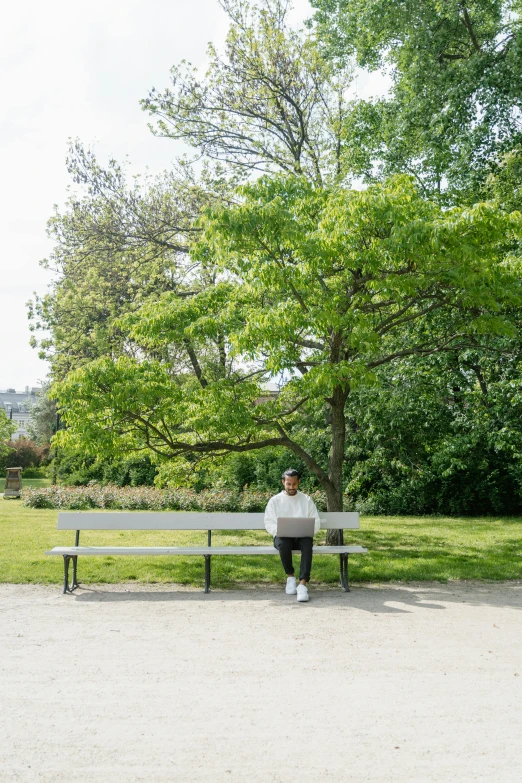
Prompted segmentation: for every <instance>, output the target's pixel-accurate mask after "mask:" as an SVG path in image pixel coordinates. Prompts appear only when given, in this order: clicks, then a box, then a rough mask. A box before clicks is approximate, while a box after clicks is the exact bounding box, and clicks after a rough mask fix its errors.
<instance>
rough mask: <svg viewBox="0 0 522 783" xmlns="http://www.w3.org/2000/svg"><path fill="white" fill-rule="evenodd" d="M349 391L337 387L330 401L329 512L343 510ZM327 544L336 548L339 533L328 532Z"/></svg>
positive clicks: (327, 491) (327, 503) (326, 488)
mask: <svg viewBox="0 0 522 783" xmlns="http://www.w3.org/2000/svg"><path fill="white" fill-rule="evenodd" d="M348 391H349V390H348V389H347V388H346V387H344V388H343V387H342V386H336V387H335V389H334V392H333V395H332V397H331V399H330V406H331V409H332V447H331V449H330V461H329V465H328V478H329V479H330V486H328V487H325V490H326V508H327V509H328V511H342V510H343V464H344V446H345V442H346V420H345V415H344V406H345V404H346V399H347V397H348ZM326 543H327V544H328V545H330V546H335V544H338V543H339V531H337V530H328V531H327V533H326Z"/></svg>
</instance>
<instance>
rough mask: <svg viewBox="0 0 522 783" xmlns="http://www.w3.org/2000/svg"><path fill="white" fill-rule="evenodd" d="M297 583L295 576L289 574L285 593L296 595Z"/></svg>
mask: <svg viewBox="0 0 522 783" xmlns="http://www.w3.org/2000/svg"><path fill="white" fill-rule="evenodd" d="M296 585H297V583H296V581H295V576H289V577H288V579H287V580H286V588H285V593H286V594H287V595H295V594H296V593H297V587H296Z"/></svg>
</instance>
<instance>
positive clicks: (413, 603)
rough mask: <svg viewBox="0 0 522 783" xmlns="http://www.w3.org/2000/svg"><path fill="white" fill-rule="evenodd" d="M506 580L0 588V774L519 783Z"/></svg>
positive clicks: (520, 648)
mask: <svg viewBox="0 0 522 783" xmlns="http://www.w3.org/2000/svg"><path fill="white" fill-rule="evenodd" d="M521 608H522V583H521V582H510V583H503V584H490V583H487V584H484V583H480V584H476V583H475V584H473V583H450V584H445V585H439V584H426V583H423V584H415V585H412V584H409V585H397V584H395V585H386V586H381V585H372V586H365V587H354V588H353V589H352V592H350V593H348V594H345V593H343V592H341V591H340V590H337V589H328V590H325V589H324V590H313V591H311V600H310V602H309V603H308V604H297V603H296V601H295V598H294V597H290V596H286V595H285V594H284V593H283V592H282V591H281V590H280V589H277V590H276V589H275V588H274V589H271V590H266V589H263V590H261V589H248V590H247V589H245V590H242V591H226V592H219V591H215V592H212V593H211V594H210V595H204V594H202V593H201V592H199V591H193V590H183V589H181V588H176V587H175V586H172V587H170V586H169V587H165V586H155V587H150V586H149V587H145V586H142V585H133V586H129V585H98V586H91V587H89V588H88V589H81V590H79V591H78V592H77V593H75V595H74V596H63V595H61V593H60V589H59V588H58V587H41V586H34V585H0V781H1V782H2V783H11V781H21V782H22V781H23V783H25V782H26V781H27V782H28V783H29V782H31V783H32V781H38V783H40V782H42V783H43V782H45V783H62V781H63V782H64V783H65V781H67V783H83V782H84V781H85V783H102V781H103V783H107V781H108V782H109V783H135V782H136V783H137V782H138V781H146V783H171V782H172V781H183V783H185V782H186V781H198V782H199V781H212V783H220V782H221V781H227V782H231V783H236V782H237V783H250V782H252V783H258V782H259V783H287V781H292V780H295V781H299V783H316V782H317V781H354V783H362V782H363V781H372V783H381V782H382V783H395V781H397V783H399V782H400V783H413V782H414V781H415V783H417V782H418V783H429V782H430V781H444V782H445V781H455V782H456V783H468V781H488V783H497V782H498V783H510V781H513V782H515V781H516V783H520V781H521V780H522V613H521V611H520V610H521Z"/></svg>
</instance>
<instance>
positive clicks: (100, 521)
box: [57, 511, 359, 530]
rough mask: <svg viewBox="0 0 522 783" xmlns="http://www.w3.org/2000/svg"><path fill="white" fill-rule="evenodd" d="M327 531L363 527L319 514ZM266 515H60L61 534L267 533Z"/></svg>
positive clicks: (350, 517) (354, 518)
mask: <svg viewBox="0 0 522 783" xmlns="http://www.w3.org/2000/svg"><path fill="white" fill-rule="evenodd" d="M319 513H320V516H321V520H324V522H322V524H321V527H322V528H323V529H327V528H329V529H330V530H348V529H350V528H353V529H356V528H358V527H359V514H358V513H356V512H354V511H326V512H319ZM264 520H265V515H264V514H263V513H218V512H212V513H206V512H204V511H201V512H199V511H191V512H188V513H187V512H182V511H180V512H177V511H173V512H172V511H60V513H59V514H58V525H57V527H58V530H264V529H265V521H264Z"/></svg>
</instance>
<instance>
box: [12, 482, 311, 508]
mask: <svg viewBox="0 0 522 783" xmlns="http://www.w3.org/2000/svg"><path fill="white" fill-rule="evenodd" d="M271 494H273V493H268V492H257V491H255V490H248V489H245V490H243V491H241V492H238V491H235V490H229V489H219V490H203V491H201V492H195V491H194V490H192V489H156V488H155V487H119V486H116V485H115V484H107V485H105V486H102V485H101V484H94V483H91V484H88V485H87V486H85V487H64V486H61V485H53V486H51V487H28V488H26V489H22V495H21V496H22V503H23V505H24V506H28V507H29V508H56V509H76V510H86V509H91V508H105V509H128V510H135V511H137V510H140V511H166V510H170V511H264V510H265V506H266V504H267V502H268V499H269V498H270V496H271ZM311 497H313V499H314V501H315V503H316V505H317V508H318V509H319V510H321V511H324V510H325V509H326V502H325V496H324V493H322V492H313V493H312V495H311Z"/></svg>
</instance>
